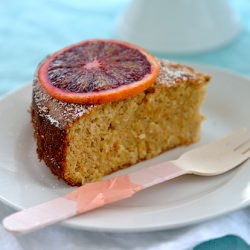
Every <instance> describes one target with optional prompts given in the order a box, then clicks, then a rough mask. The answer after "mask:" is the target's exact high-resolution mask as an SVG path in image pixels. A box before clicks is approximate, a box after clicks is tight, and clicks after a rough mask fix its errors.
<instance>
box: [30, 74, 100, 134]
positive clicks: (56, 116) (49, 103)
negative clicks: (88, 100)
mask: <svg viewBox="0 0 250 250" xmlns="http://www.w3.org/2000/svg"><path fill="white" fill-rule="evenodd" d="M33 97H34V102H35V104H36V105H37V107H38V112H39V115H40V116H41V117H45V118H46V119H47V121H48V122H49V123H50V124H53V125H54V126H55V127H58V128H62V129H63V128H65V126H67V125H68V124H70V123H71V122H73V121H75V120H76V119H78V118H80V117H82V116H83V115H85V114H88V113H89V112H90V111H91V110H92V109H93V108H94V107H95V106H96V105H84V104H74V103H67V102H61V101H59V100H57V99H55V98H53V97H51V96H50V95H48V94H47V93H46V92H45V90H44V89H43V88H42V87H41V85H40V84H39V83H38V81H37V78H36V77H35V79H34V83H33Z"/></svg>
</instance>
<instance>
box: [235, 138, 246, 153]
mask: <svg viewBox="0 0 250 250" xmlns="http://www.w3.org/2000/svg"><path fill="white" fill-rule="evenodd" d="M248 148H250V134H249V137H248V138H246V139H245V140H242V142H241V143H240V144H239V145H238V146H236V147H235V148H234V151H237V150H240V151H241V152H245V151H247V149H248Z"/></svg>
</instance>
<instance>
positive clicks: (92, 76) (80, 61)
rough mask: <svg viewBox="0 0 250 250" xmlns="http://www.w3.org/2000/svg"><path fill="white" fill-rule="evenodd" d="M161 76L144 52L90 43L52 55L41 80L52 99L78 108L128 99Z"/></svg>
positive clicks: (128, 46) (109, 42) (110, 43)
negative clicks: (84, 105) (74, 104)
mask: <svg viewBox="0 0 250 250" xmlns="http://www.w3.org/2000/svg"><path fill="white" fill-rule="evenodd" d="M158 73H159V66H158V64H157V62H156V60H155V58H154V57H153V56H152V55H150V54H149V53H148V52H146V51H145V50H144V49H142V48H140V47H138V46H136V45H132V44H129V43H126V42H121V41H116V40H88V41H83V42H80V43H77V44H74V45H72V46H69V47H66V48H64V49H62V50H59V51H58V52H56V53H54V54H53V55H51V56H50V57H49V58H48V59H47V60H46V61H44V62H43V63H42V64H41V66H40V67H39V69H38V79H39V82H40V84H41V85H42V86H43V88H44V89H45V90H46V91H47V92H48V94H49V95H51V96H52V97H54V98H56V99H58V100H60V101H64V102H71V103H78V104H101V103H107V102H112V101H117V100H121V99H125V98H128V97H130V96H132V95H136V94H139V93H140V92H142V91H144V90H145V89H147V88H148V87H150V86H151V85H152V84H153V83H154V81H155V79H156V77H157V76H158Z"/></svg>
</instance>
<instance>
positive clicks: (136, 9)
mask: <svg viewBox="0 0 250 250" xmlns="http://www.w3.org/2000/svg"><path fill="white" fill-rule="evenodd" d="M239 31H240V25H239V20H238V18H237V17H236V16H235V13H234V12H233V10H232V9H231V8H230V6H229V4H228V1H227V0H202V1H200V0H185V1H183V0H175V1H173V0H155V1H148V0H133V1H132V2H131V5H130V6H129V8H128V9H127V11H126V12H125V13H124V15H123V16H122V17H121V18H120V22H119V25H118V27H117V30H116V33H117V36H118V37H119V38H120V39H122V40H127V41H130V42H133V43H135V44H138V45H140V46H142V47H143V48H146V49H148V50H151V51H155V52H165V53H192V52H200V51H205V50H210V49H214V48H216V47H219V46H222V45H224V44H226V43H228V42H229V41H231V40H232V39H233V38H234V37H235V36H237V35H238V34H239Z"/></svg>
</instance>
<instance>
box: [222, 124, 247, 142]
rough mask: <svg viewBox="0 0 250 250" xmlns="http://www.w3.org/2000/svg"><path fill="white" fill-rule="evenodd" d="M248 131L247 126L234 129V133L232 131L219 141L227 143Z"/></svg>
mask: <svg viewBox="0 0 250 250" xmlns="http://www.w3.org/2000/svg"><path fill="white" fill-rule="evenodd" d="M246 132H247V129H246V128H240V129H238V130H236V131H234V132H233V133H231V134H230V135H228V136H227V137H225V138H223V139H221V140H219V141H218V143H222V144H225V143H226V144H227V143H230V142H232V141H233V140H234V139H235V138H238V136H241V135H243V134H245V133H246Z"/></svg>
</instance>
